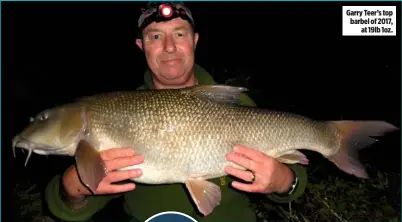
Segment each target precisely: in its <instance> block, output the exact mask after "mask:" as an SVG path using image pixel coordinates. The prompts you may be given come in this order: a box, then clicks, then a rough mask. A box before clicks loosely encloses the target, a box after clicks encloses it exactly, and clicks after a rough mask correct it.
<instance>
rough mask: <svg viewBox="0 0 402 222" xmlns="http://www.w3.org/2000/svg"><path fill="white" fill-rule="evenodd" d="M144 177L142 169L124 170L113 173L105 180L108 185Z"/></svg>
mask: <svg viewBox="0 0 402 222" xmlns="http://www.w3.org/2000/svg"><path fill="white" fill-rule="evenodd" d="M141 175H142V171H141V170H140V169H134V170H124V171H113V172H110V173H108V174H107V176H106V177H105V179H103V180H104V181H105V182H107V183H115V182H120V181H123V180H128V179H131V178H135V177H139V176H141Z"/></svg>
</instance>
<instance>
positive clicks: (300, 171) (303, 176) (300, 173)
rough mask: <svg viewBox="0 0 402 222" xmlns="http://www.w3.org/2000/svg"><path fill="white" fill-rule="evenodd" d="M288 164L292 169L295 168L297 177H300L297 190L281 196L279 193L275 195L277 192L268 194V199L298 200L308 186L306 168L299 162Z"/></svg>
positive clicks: (277, 200)
mask: <svg viewBox="0 0 402 222" xmlns="http://www.w3.org/2000/svg"><path fill="white" fill-rule="evenodd" d="M287 166H288V167H289V168H290V169H291V170H293V172H294V173H295V175H296V177H297V178H298V179H299V183H298V185H297V186H296V190H295V191H294V192H293V193H292V194H291V195H288V196H279V195H275V194H269V195H267V197H268V199H270V200H272V201H274V202H276V203H288V202H291V201H293V200H296V199H297V198H298V197H300V196H301V195H302V194H303V193H304V190H305V189H306V186H307V171H306V168H305V167H304V166H301V165H299V164H290V165H287Z"/></svg>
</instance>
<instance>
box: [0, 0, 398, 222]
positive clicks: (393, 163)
mask: <svg viewBox="0 0 402 222" xmlns="http://www.w3.org/2000/svg"><path fill="white" fill-rule="evenodd" d="M144 5H145V3H144V2H113V3H111V2H97V3H95V2H90V3H84V2H68V3H62V2H57V3H49V2H42V3H32V2H30V3H26V2H25V3H24V2H2V12H1V14H2V24H1V26H2V30H1V31H2V70H1V72H2V83H3V85H2V90H3V91H2V95H3V97H2V107H3V110H2V111H3V112H2V122H3V124H2V127H3V128H2V176H3V178H2V181H3V184H2V194H3V204H2V206H3V210H2V212H3V216H10V215H11V214H14V213H15V212H18V210H17V209H12V206H11V205H9V206H8V208H7V206H6V205H7V202H8V201H9V200H10V197H11V195H13V188H14V187H15V184H16V183H17V182H19V181H22V180H25V179H29V180H31V181H33V183H37V184H39V186H40V187H41V188H43V187H44V186H45V185H46V183H47V182H48V181H49V180H50V179H51V178H52V177H53V176H54V175H55V174H60V173H62V172H63V170H64V169H66V167H67V166H69V164H71V163H72V161H73V159H72V158H69V157H56V156H49V157H44V156H39V155H37V154H32V156H31V159H30V161H29V162H28V166H27V167H24V162H25V158H26V154H27V152H25V154H23V153H22V152H21V151H20V150H17V152H16V153H17V158H15V159H14V158H13V156H12V150H11V139H12V137H13V136H14V135H15V134H16V133H18V132H19V131H20V130H21V129H22V128H23V127H24V126H25V125H26V124H28V119H29V117H30V116H34V115H35V114H36V113H37V112H39V111H41V110H43V109H45V108H49V107H51V106H53V105H55V104H60V103H64V102H66V101H67V100H68V99H71V98H75V97H79V96H84V95H90V94H94V93H98V92H104V91H116V90H132V89H135V88H136V87H138V86H139V85H141V84H142V80H143V72H144V71H145V68H146V63H145V59H144V56H143V54H142V53H141V51H140V50H139V49H138V48H137V46H136V45H135V38H136V31H137V28H136V27H137V26H136V25H137V19H138V17H139V15H140V8H141V7H143V6H144ZM187 5H188V6H189V7H190V9H191V10H192V12H193V14H194V17H195V23H196V26H197V31H199V33H200V39H199V42H198V46H197V50H196V62H197V63H198V64H200V65H201V66H203V67H204V68H205V69H207V70H208V71H210V72H211V74H213V76H214V78H215V79H216V80H217V81H218V82H220V83H224V82H225V80H227V79H229V78H236V77H238V79H237V80H238V81H237V82H238V83H239V82H240V83H242V82H245V81H241V80H242V78H241V76H245V77H250V78H249V81H247V83H244V84H243V85H246V86H247V87H250V88H251V89H252V90H251V92H250V93H251V94H250V95H251V96H252V97H253V99H255V101H256V102H257V103H258V104H259V105H260V106H261V107H266V108H271V109H278V110H285V111H291V112H297V113H301V114H304V115H307V116H310V117H312V118H315V119H340V118H343V119H380V120H386V121H389V122H391V123H393V124H395V125H397V126H398V127H400V116H401V114H400V107H401V104H400V101H401V98H400V95H401V93H400V90H401V89H400V83H401V79H400V76H401V75H400V74H401V38H400V27H401V26H400V24H401V23H400V3H399V2H390V3H389V4H387V3H385V2H380V3H374V2H367V3H362V2H358V3H352V2H345V3H342V2H322V3H319V2H305V3H303V2H248V3H246V2H224V3H223V2H188V3H187ZM342 5H396V6H397V36H394V37H390V36H384V37H343V36H342ZM361 156H362V160H363V161H364V162H365V163H369V164H372V165H375V166H376V167H378V168H380V169H386V170H392V171H394V172H400V160H401V159H400V157H401V154H400V137H399V132H398V133H396V134H392V135H390V136H387V137H386V138H384V140H383V141H382V142H380V144H379V145H375V146H373V147H371V148H368V149H366V150H363V151H362V155H361ZM321 162H322V163H326V161H325V160H324V161H323V160H321ZM311 164H317V162H316V163H314V161H311ZM320 164H321V163H320ZM331 167H332V166H331V165H330V164H329V169H328V173H339V172H338V171H337V169H334V168H333V167H332V168H331ZM4 219H5V218H4Z"/></svg>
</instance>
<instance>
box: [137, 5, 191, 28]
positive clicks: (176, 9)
mask: <svg viewBox="0 0 402 222" xmlns="http://www.w3.org/2000/svg"><path fill="white" fill-rule="evenodd" d="M175 18H181V19H183V20H186V21H188V22H189V23H190V25H191V26H192V28H193V29H194V28H195V25H194V20H193V18H192V15H191V12H190V11H189V10H188V9H187V8H185V6H184V5H182V4H181V3H176V4H172V3H169V2H167V3H151V4H150V5H149V7H148V9H147V10H143V14H142V15H141V17H140V19H139V27H138V31H139V36H142V31H143V30H144V29H145V28H146V27H147V26H148V25H149V24H151V23H152V22H157V23H158V22H165V21H169V20H172V19H175Z"/></svg>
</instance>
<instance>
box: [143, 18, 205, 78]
mask: <svg viewBox="0 0 402 222" xmlns="http://www.w3.org/2000/svg"><path fill="white" fill-rule="evenodd" d="M197 41H198V33H195V34H193V32H192V29H191V26H190V24H189V23H188V22H187V21H186V20H183V19H181V18H175V19H172V20H170V21H167V22H159V23H156V22H153V23H151V24H150V25H148V27H146V28H145V29H144V31H143V39H137V41H136V43H137V45H138V47H140V48H141V49H142V50H143V51H144V53H145V57H146V60H147V63H148V66H149V68H150V69H151V71H152V72H153V73H154V74H155V76H156V78H157V79H158V80H159V81H160V82H161V83H163V84H182V83H183V82H185V81H187V80H188V78H189V76H190V75H191V74H192V72H191V71H192V68H193V65H194V51H195V47H196V45H197Z"/></svg>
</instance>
